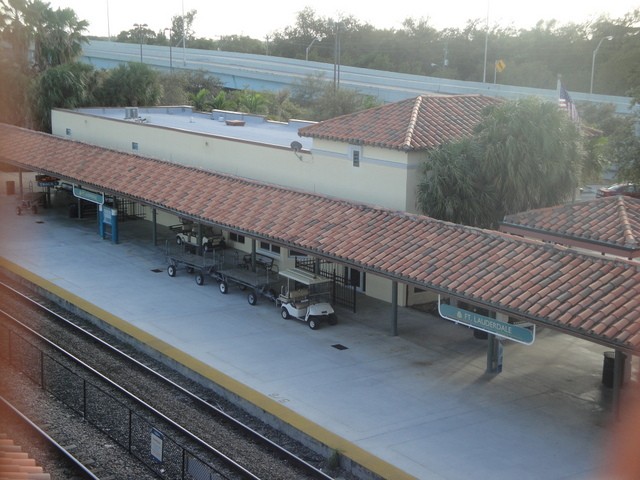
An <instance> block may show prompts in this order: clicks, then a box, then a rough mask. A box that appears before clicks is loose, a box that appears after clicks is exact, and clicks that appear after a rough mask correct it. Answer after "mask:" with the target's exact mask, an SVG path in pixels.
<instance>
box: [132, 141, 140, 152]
mask: <svg viewBox="0 0 640 480" xmlns="http://www.w3.org/2000/svg"><path fill="white" fill-rule="evenodd" d="M131 150H138V142H131Z"/></svg>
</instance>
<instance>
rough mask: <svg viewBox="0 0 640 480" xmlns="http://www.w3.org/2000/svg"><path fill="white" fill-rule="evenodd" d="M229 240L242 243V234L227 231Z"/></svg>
mask: <svg viewBox="0 0 640 480" xmlns="http://www.w3.org/2000/svg"><path fill="white" fill-rule="evenodd" d="M229 240H231V241H232V242H237V243H244V235H239V234H237V233H233V232H231V233H229Z"/></svg>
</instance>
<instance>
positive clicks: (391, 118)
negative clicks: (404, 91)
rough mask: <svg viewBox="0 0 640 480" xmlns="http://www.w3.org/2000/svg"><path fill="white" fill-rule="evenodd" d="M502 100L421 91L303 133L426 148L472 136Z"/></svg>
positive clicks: (339, 118)
mask: <svg viewBox="0 0 640 480" xmlns="http://www.w3.org/2000/svg"><path fill="white" fill-rule="evenodd" d="M500 101H501V100H497V99H495V98H490V97H483V96H481V95H421V96H419V97H416V98H409V99H407V100H403V101H400V102H397V103H391V104H387V105H383V106H381V107H378V108H371V109H368V110H364V111H361V112H356V113H352V114H349V115H343V116H341V117H337V118H332V119H329V120H325V121H324V122H319V123H317V124H314V125H309V126H307V127H304V128H301V129H300V130H299V132H298V133H299V134H300V136H303V137H314V138H322V139H327V140H335V141H340V142H347V143H351V144H358V145H373V146H377V147H382V148H390V149H396V150H426V149H431V148H435V147H437V146H438V145H441V144H442V143H445V142H448V141H451V140H459V139H460V138H464V137H469V136H471V134H472V133H473V129H474V127H475V126H476V125H477V123H478V122H479V121H480V120H481V119H482V111H483V110H484V108H485V107H487V106H489V105H494V104H496V103H499V102H500Z"/></svg>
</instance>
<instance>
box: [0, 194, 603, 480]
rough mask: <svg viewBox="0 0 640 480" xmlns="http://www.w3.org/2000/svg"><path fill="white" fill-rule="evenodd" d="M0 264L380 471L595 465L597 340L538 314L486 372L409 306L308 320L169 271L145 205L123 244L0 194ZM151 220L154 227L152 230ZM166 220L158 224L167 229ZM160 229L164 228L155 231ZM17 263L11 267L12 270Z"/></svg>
mask: <svg viewBox="0 0 640 480" xmlns="http://www.w3.org/2000/svg"><path fill="white" fill-rule="evenodd" d="M0 219H1V220H2V227H1V228H0V265H3V266H5V267H9V268H11V269H14V270H16V271H21V272H22V269H25V270H26V271H28V272H30V273H28V276H29V277H30V278H32V279H35V281H38V282H40V283H41V284H42V285H44V286H46V287H47V288H50V289H53V290H55V291H57V292H58V293H60V294H61V295H63V296H66V297H67V298H69V299H70V300H71V301H75V302H81V303H82V304H83V306H84V307H87V306H89V307H87V308H90V309H93V310H94V311H96V312H98V313H100V312H102V314H104V315H105V316H106V317H108V318H107V319H106V320H107V321H111V322H114V323H116V324H117V325H118V326H119V327H121V328H123V329H125V330H127V331H129V332H130V333H131V334H132V335H137V336H139V337H140V338H142V339H143V340H144V341H146V342H148V343H150V344H152V345H153V346H154V347H155V348H158V350H160V351H164V352H165V353H166V354H167V355H170V356H173V357H174V358H176V359H177V360H178V361H180V362H182V363H185V364H186V365H188V366H190V367H192V368H195V369H198V370H199V371H200V372H201V373H203V374H204V375H208V376H210V377H211V378H214V379H218V380H221V381H222V382H226V384H227V387H228V388H230V389H237V390H238V391H237V392H236V393H237V394H239V395H241V396H244V397H245V398H247V399H248V400H249V401H251V402H254V403H256V404H257V405H258V406H259V407H261V408H263V409H265V410H266V411H270V412H272V413H274V414H275V415H278V416H281V417H284V418H285V420H286V421H287V422H290V423H291V424H292V425H295V426H296V427H297V428H300V429H301V430H304V431H306V433H308V434H310V435H312V436H315V437H316V438H319V439H320V440H321V441H324V442H326V443H328V444H329V445H330V447H331V448H332V449H336V450H339V451H341V452H342V453H343V455H345V456H347V457H350V458H353V459H354V460H356V461H358V462H360V463H362V464H363V465H364V466H365V467H367V468H370V469H371V470H372V471H374V472H376V473H377V474H379V475H380V476H381V477H384V478H394V479H395V478H412V477H415V478H420V479H447V480H457V479H471V478H473V479H493V480H501V479H504V480H511V479H514V478H517V479H519V480H524V479H548V480H551V479H587V478H595V477H597V474H598V471H599V468H600V466H601V462H602V459H603V458H602V457H603V454H602V451H603V445H604V442H605V440H606V437H607V426H608V422H609V418H610V414H609V409H610V404H611V391H610V390H609V389H608V388H606V387H603V386H602V384H601V375H602V364H603V352H604V351H605V349H604V348H603V347H600V346H597V345H594V344H591V343H588V342H585V341H583V340H579V339H576V338H573V337H569V336H567V335H563V334H559V333H556V332H553V331H551V330H548V329H539V330H538V331H537V334H536V341H535V343H534V344H533V345H531V346H524V345H519V344H515V343H512V342H506V344H505V348H504V361H503V371H502V373H500V374H497V375H490V374H486V373H485V369H486V349H487V346H486V343H487V342H486V340H480V339H476V338H474V336H473V334H472V331H471V330H469V329H468V328H466V327H463V326H457V325H455V324H453V323H451V322H449V321H446V320H443V319H440V318H436V317H434V316H432V315H429V314H427V313H423V312H420V311H418V310H414V309H401V310H400V313H399V336H396V337H394V336H391V335H390V331H391V324H390V306H389V305H388V304H385V303H382V302H378V301H374V300H372V299H369V298H366V297H359V298H358V308H357V313H355V314H354V313H352V312H349V311H346V310H344V309H341V308H340V307H338V308H337V313H338V317H339V323H338V325H336V326H323V327H322V328H321V329H319V330H315V331H313V330H311V329H309V328H308V327H307V326H306V325H305V324H303V323H301V322H298V321H295V320H284V319H282V318H281V316H280V314H279V311H278V309H276V307H275V306H274V305H273V304H272V303H268V302H267V301H261V302H259V303H258V305H256V306H251V305H249V304H248V303H247V300H246V295H245V294H244V292H240V291H239V290H236V289H231V291H230V292H229V294H227V295H222V294H221V293H220V292H219V291H218V288H217V285H216V284H215V283H214V282H213V280H211V281H209V282H208V283H207V284H205V285H203V286H197V285H196V283H195V281H194V278H193V275H190V274H187V273H186V272H185V271H184V270H180V271H179V272H178V275H177V276H176V277H175V278H171V277H169V276H168V275H167V273H166V266H167V264H166V259H165V256H164V250H163V248H162V247H153V246H152V245H151V225H150V222H148V221H144V220H137V221H129V222H124V223H122V224H121V226H120V228H121V230H120V244H118V245H115V244H112V243H111V242H110V241H109V240H104V239H102V238H100V236H99V235H98V233H97V226H96V221H95V219H83V220H79V219H72V218H69V216H68V211H67V209H66V208H58V209H47V210H42V209H41V211H40V212H39V213H38V214H37V215H34V214H31V213H27V214H23V215H21V216H17V215H16V213H15V197H13V196H8V197H7V196H4V197H0ZM162 233H163V235H164V234H165V232H162ZM166 235H167V236H168V235H169V232H168V230H167V231H166ZM160 243H162V242H160ZM23 273H24V272H23Z"/></svg>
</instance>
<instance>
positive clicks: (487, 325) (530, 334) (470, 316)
mask: <svg viewBox="0 0 640 480" xmlns="http://www.w3.org/2000/svg"><path fill="white" fill-rule="evenodd" d="M438 311H439V313H440V316H441V317H442V318H446V319H447V320H451V321H452V322H456V323H463V324H465V325H468V326H470V327H473V328H475V329H478V330H482V331H484V332H487V333H492V334H493V335H496V336H498V337H503V338H507V339H509V340H513V341H514V342H518V343H523V344H525V345H531V344H532V343H533V341H534V338H535V326H533V328H531V329H529V328H526V327H523V326H519V325H514V324H513V323H508V322H502V321H500V320H496V319H495V318H491V317H487V316H484V315H480V314H479V313H474V312H470V311H469V310H464V309H462V308H458V307H453V306H451V305H447V304H444V303H439V304H438Z"/></svg>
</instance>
